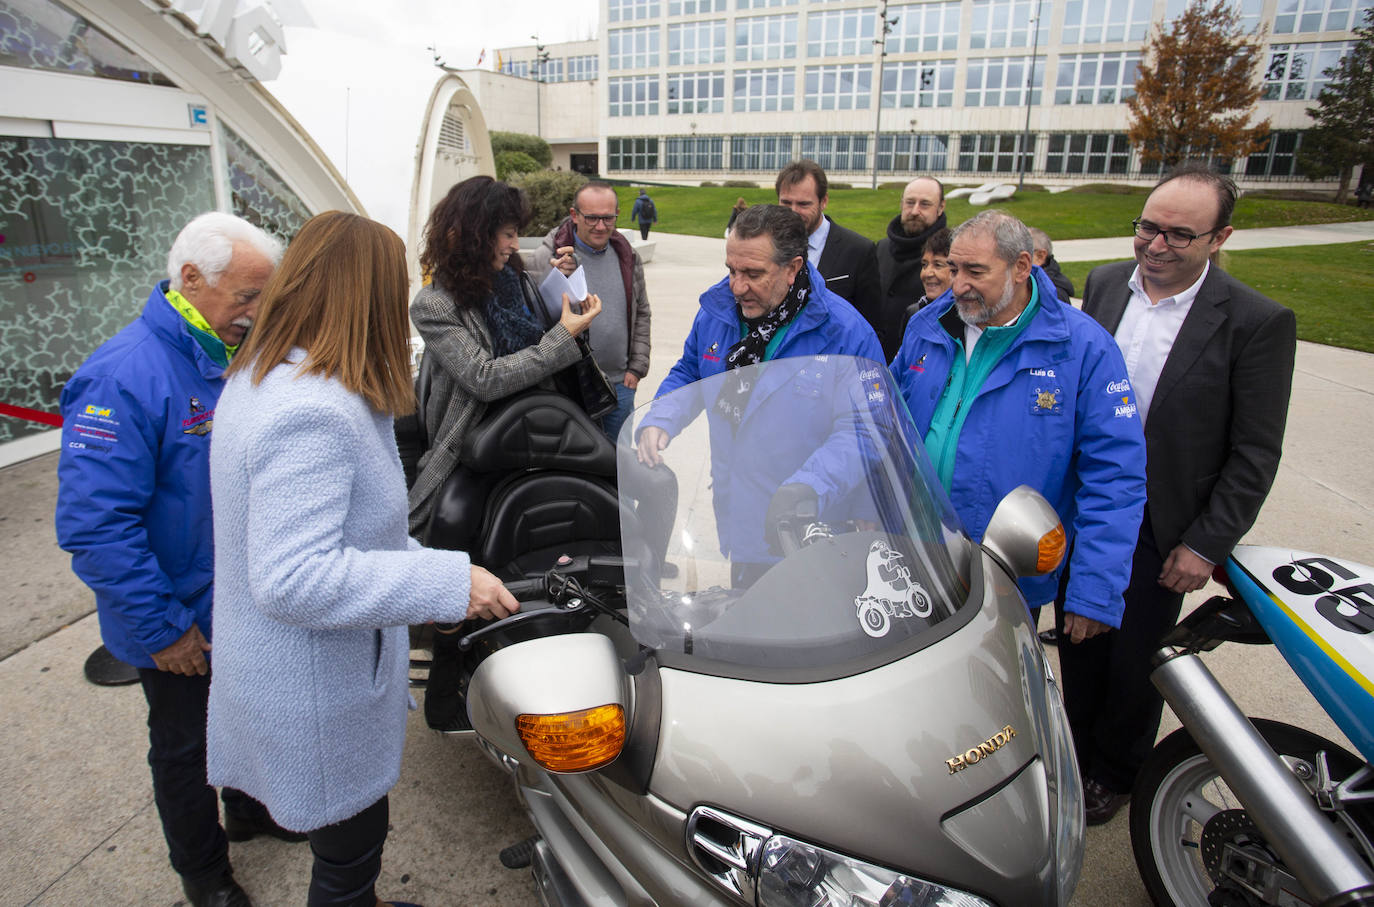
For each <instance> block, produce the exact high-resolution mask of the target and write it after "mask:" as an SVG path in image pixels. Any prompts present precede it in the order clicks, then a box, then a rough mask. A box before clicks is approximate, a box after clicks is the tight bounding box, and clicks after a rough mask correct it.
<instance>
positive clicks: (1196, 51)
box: [1126, 0, 1269, 167]
mask: <svg viewBox="0 0 1374 907" xmlns="http://www.w3.org/2000/svg"><path fill="white" fill-rule="evenodd" d="M1261 34H1262V33H1260V32H1258V31H1256V32H1254V33H1251V34H1247V33H1245V32H1244V31H1243V30H1242V29H1241V27H1240V14H1239V13H1238V12H1237V11H1236V10H1235V9H1234V8H1233V7H1232V5H1231V4H1230V3H1228V2H1225V0H1222V2H1213V0H1192V2H1191V3H1189V4H1188V8H1187V10H1185V11H1184V13H1183V15H1181V16H1179V17H1178V18H1177V19H1175V20H1174V21H1173V22H1172V24H1171V25H1170V26H1169V27H1168V31H1165V27H1164V26H1163V25H1161V26H1159V27H1158V30H1157V31H1156V32H1155V33H1154V34H1153V35H1152V36H1151V37H1150V40H1149V41H1147V42H1146V44H1145V48H1144V55H1143V58H1142V61H1141V65H1140V75H1139V77H1137V79H1136V83H1135V92H1136V94H1135V97H1133V98H1131V99H1130V100H1129V101H1127V102H1126V106H1127V108H1128V109H1129V110H1130V126H1129V130H1128V132H1127V135H1128V137H1129V138H1130V141H1131V144H1133V145H1135V146H1137V147H1138V148H1139V149H1140V153H1141V157H1142V158H1143V159H1144V160H1145V161H1147V162H1157V163H1161V164H1163V165H1164V166H1166V167H1172V166H1173V165H1175V164H1178V163H1180V162H1181V161H1184V160H1187V159H1189V158H1203V159H1206V158H1219V159H1222V160H1229V161H1239V160H1241V159H1243V158H1244V157H1245V155H1247V154H1249V153H1250V152H1252V151H1256V150H1258V149H1259V148H1262V147H1264V142H1265V139H1266V138H1267V137H1268V135H1269V121H1268V120H1264V121H1262V122H1259V123H1254V124H1251V123H1250V117H1251V114H1252V113H1253V112H1254V108H1255V102H1256V101H1258V100H1259V96H1260V90H1261V89H1260V82H1259V80H1258V78H1256V75H1257V73H1256V69H1257V67H1258V65H1259V62H1260V52H1261V50H1260V38H1261Z"/></svg>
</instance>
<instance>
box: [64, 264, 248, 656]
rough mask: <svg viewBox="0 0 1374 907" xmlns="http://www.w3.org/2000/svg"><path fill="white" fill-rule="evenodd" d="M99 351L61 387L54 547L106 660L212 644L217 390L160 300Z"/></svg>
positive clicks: (204, 360) (208, 364)
mask: <svg viewBox="0 0 1374 907" xmlns="http://www.w3.org/2000/svg"><path fill="white" fill-rule="evenodd" d="M166 289H167V282H166V281H163V282H162V283H160V284H158V286H157V287H156V288H155V289H154V290H153V292H152V294H151V295H149V297H148V302H147V304H146V305H145V306H144V308H143V314H142V315H141V316H140V317H139V318H138V319H137V320H136V321H134V322H133V323H132V324H130V325H128V326H127V327H125V328H124V329H123V330H122V331H120V332H119V333H118V334H116V335H115V336H114V337H113V338H111V339H110V340H109V341H108V342H106V343H104V344H103V345H101V347H100V348H99V349H97V350H96V351H95V352H94V353H92V354H91V356H90V358H89V359H87V360H86V361H85V362H84V363H83V364H82V365H81V368H79V369H77V371H76V374H75V375H73V376H72V378H71V380H70V381H68V382H67V385H66V387H65V388H63V390H62V416H63V420H64V421H63V427H62V455H61V459H60V460H59V462H58V466H57V477H58V492H57V542H58V544H59V545H61V546H62V547H63V549H65V550H66V551H68V552H70V553H71V555H72V570H73V571H75V573H76V575H77V576H79V577H81V579H82V581H83V582H85V583H86V585H88V586H90V587H91V590H92V591H93V592H94V593H95V602H96V610H97V612H98V613H99V616H100V635H101V637H102V638H103V639H104V642H105V646H106V648H108V649H109V650H110V651H111V652H112V653H114V655H115V657H116V658H118V659H120V660H121V661H124V662H127V663H128V664H131V665H134V666H136V667H142V668H151V667H154V664H153V659H152V657H151V656H152V653H153V652H157V651H160V650H162V649H165V648H167V647H168V646H170V645H171V644H172V643H174V642H176V641H177V640H178V639H179V638H180V637H181V636H182V634H184V633H185V632H186V631H187V630H188V629H190V627H191V624H193V623H194V624H196V625H197V626H199V627H200V632H201V633H203V634H204V635H205V638H206V639H210V638H211V635H212V634H211V626H210V602H211V583H212V580H213V578H214V557H215V552H214V544H213V541H212V533H211V522H210V431H211V428H212V426H213V425H214V418H215V406H216V403H217V402H218V400H219V394H220V390H221V388H222V387H223V386H224V381H223V379H222V378H221V375H222V374H223V371H224V370H223V369H222V368H220V367H219V366H218V365H216V364H215V363H214V362H213V361H211V359H210V357H209V356H208V355H206V353H205V351H204V350H203V349H201V348H200V345H199V344H198V343H196V341H195V339H194V338H193V337H192V336H191V334H190V331H189V330H188V329H187V325H186V320H185V319H184V318H182V317H181V314H180V313H179V312H177V311H176V310H175V309H174V308H172V306H171V304H170V303H169V302H167V298H166V297H165V296H164V295H163V293H164V292H165V290H166Z"/></svg>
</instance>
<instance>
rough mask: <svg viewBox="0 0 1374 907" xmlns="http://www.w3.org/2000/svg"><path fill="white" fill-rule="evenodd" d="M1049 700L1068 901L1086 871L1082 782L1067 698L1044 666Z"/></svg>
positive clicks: (1063, 898) (1062, 878)
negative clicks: (1084, 868) (1066, 710)
mask: <svg viewBox="0 0 1374 907" xmlns="http://www.w3.org/2000/svg"><path fill="white" fill-rule="evenodd" d="M1045 671H1046V673H1045V677H1046V680H1048V681H1049V682H1048V683H1046V684H1045V686H1046V688H1047V690H1046V692H1047V696H1046V699H1047V700H1048V701H1049V709H1048V711H1049V715H1050V721H1049V724H1050V736H1051V738H1052V740H1053V742H1054V763H1053V764H1054V786H1055V799H1056V802H1057V803H1058V813H1059V815H1058V818H1059V821H1058V823H1057V824H1056V826H1055V840H1054V853H1055V862H1056V863H1057V865H1058V867H1059V876H1058V882H1059V900H1058V902H1057V903H1060V904H1067V903H1068V902H1069V898H1071V897H1073V890H1074V888H1076V887H1077V886H1078V875H1079V873H1080V872H1082V870H1083V843H1084V842H1083V833H1084V829H1085V819H1084V815H1083V782H1082V781H1081V780H1080V779H1079V777H1078V759H1077V757H1076V756H1075V755H1074V751H1073V735H1072V734H1071V733H1070V731H1069V716H1068V713H1067V712H1065V711H1064V699H1063V697H1062V696H1060V694H1059V685H1058V684H1056V683H1055V682H1054V676H1053V675H1052V674H1050V673H1049V665H1048V664H1047V665H1046V666H1045Z"/></svg>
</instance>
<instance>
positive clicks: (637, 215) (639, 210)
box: [630, 189, 658, 239]
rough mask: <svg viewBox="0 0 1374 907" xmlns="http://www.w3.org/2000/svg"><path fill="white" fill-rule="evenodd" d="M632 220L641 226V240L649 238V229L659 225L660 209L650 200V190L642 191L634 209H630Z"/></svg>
mask: <svg viewBox="0 0 1374 907" xmlns="http://www.w3.org/2000/svg"><path fill="white" fill-rule="evenodd" d="M630 220H631V221H633V222H635V223H638V224H639V238H640V239H648V238H649V228H650V227H652V226H653V225H654V224H656V223H658V208H657V206H655V205H654V200H653V199H651V198H649V190H647V189H640V190H639V197H638V198H636V199H635V204H634V207H633V208H631V209H630Z"/></svg>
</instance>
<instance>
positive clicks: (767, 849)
mask: <svg viewBox="0 0 1374 907" xmlns="http://www.w3.org/2000/svg"><path fill="white" fill-rule="evenodd" d="M1081 812H1082V810H1081V807H1080V814H1081ZM758 872H759V882H758V903H759V907H916V905H921V907H992V905H991V904H990V903H989V902H988V901H985V900H983V899H982V898H980V897H978V896H977V895H972V894H969V893H968V892H966V891H959V890H957V889H954V888H946V887H945V886H943V885H937V884H935V883H934V882H927V881H924V880H922V879H915V878H912V877H911V876H906V875H902V874H901V873H898V872H893V871H892V870H890V869H884V868H883V867H881V866H874V865H873V864H872V863H865V862H863V861H862V860H855V859H853V858H852V857H847V856H845V855H844V854H839V853H835V852H834V851H830V850H825V849H824V848H820V847H816V846H814V845H811V844H807V843H805V842H804V841H798V840H796V839H795V838H789V837H787V836H786V835H773V836H772V837H770V838H769V839H768V841H767V842H766V843H765V844H764V845H763V851H762V853H761V854H760V856H759V869H758Z"/></svg>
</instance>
